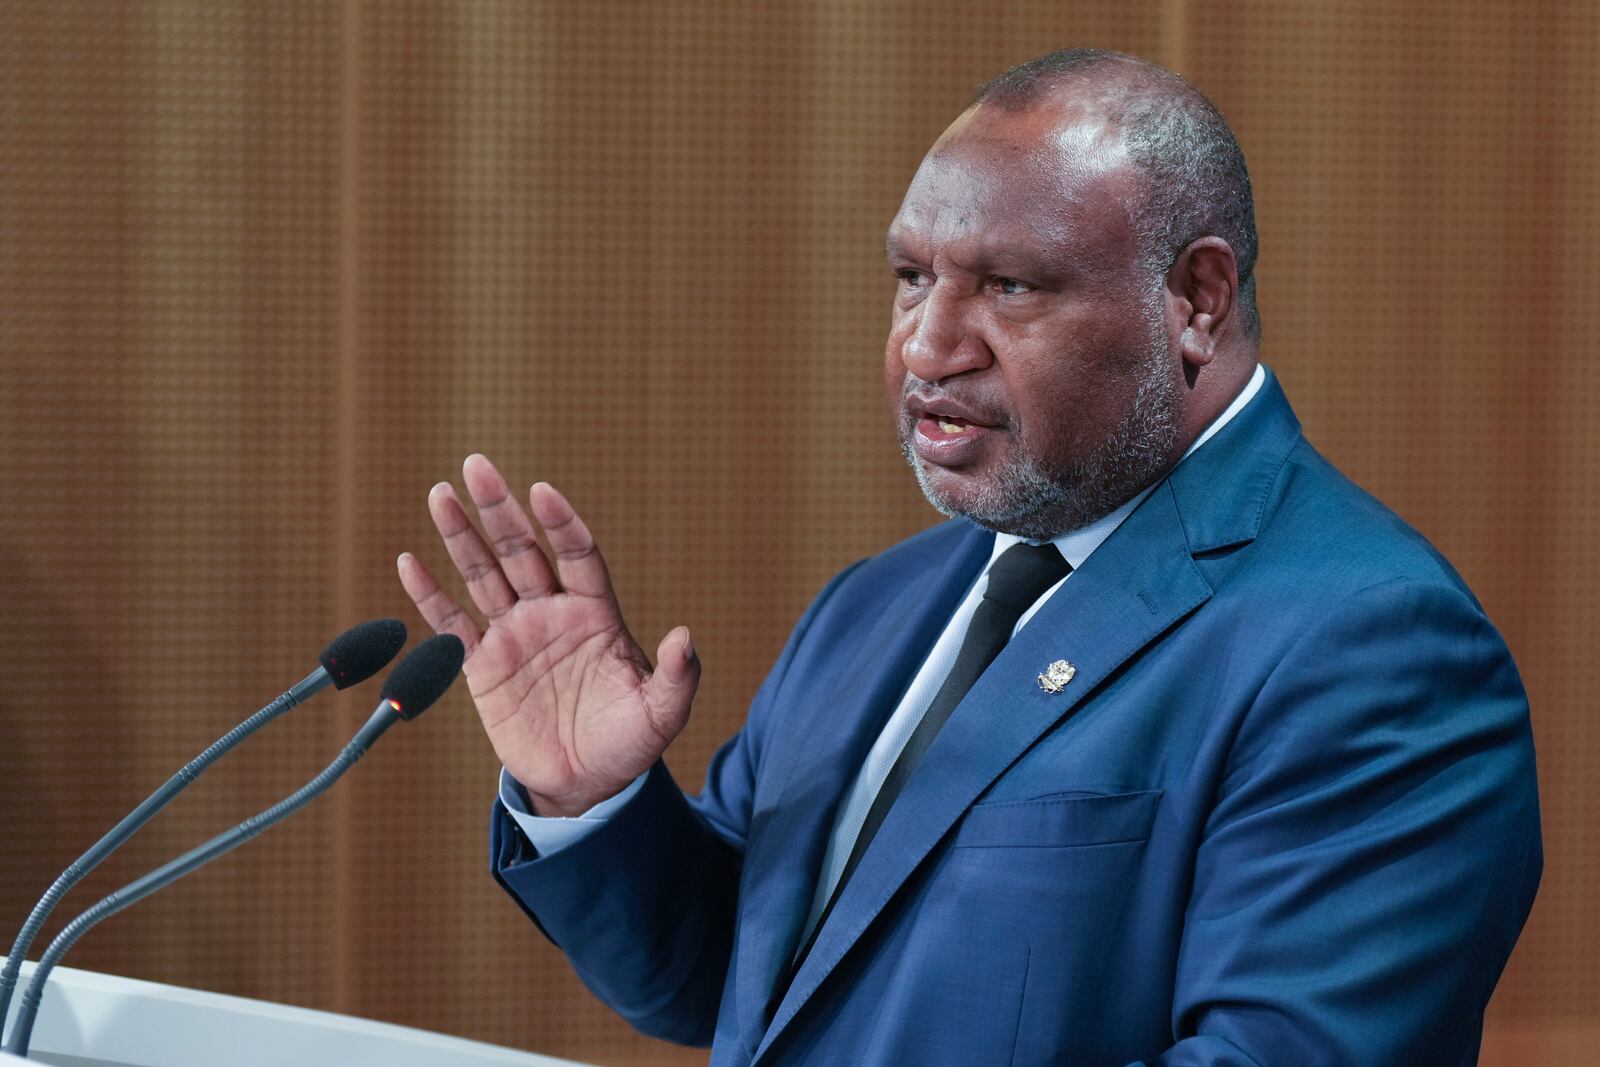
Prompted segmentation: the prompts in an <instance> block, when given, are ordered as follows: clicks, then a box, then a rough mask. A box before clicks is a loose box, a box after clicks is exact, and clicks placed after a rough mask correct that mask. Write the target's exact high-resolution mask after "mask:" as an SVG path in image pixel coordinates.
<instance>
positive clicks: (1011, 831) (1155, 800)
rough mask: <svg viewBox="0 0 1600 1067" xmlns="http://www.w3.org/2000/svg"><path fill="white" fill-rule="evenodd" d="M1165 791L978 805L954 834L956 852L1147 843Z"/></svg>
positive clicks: (1049, 798)
mask: <svg viewBox="0 0 1600 1067" xmlns="http://www.w3.org/2000/svg"><path fill="white" fill-rule="evenodd" d="M1160 803H1161V790H1159V789H1157V790H1153V791H1151V792H1147V793H1116V794H1111V795H1093V794H1083V793H1076V794H1064V795H1060V796H1051V797H1041V798H1039V799H1035V800H1004V801H994V802H991V803H987V804H975V805H973V807H972V808H971V810H969V811H968V812H967V815H966V818H964V819H963V820H962V821H961V826H960V828H959V829H958V830H957V831H956V837H955V847H956V848H1030V847H1031V848H1050V847H1055V848H1067V847H1072V846H1078V845H1114V844H1119V843H1122V842H1126V841H1143V840H1145V839H1146V838H1148V837H1149V836H1150V828H1151V827H1152V826H1153V825H1154V824H1155V819H1156V809H1157V808H1158V807H1159V806H1160Z"/></svg>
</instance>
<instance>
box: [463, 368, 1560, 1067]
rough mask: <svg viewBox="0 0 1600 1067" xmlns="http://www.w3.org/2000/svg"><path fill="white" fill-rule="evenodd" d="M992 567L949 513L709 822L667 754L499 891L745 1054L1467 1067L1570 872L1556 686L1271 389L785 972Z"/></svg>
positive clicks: (802, 641) (963, 746) (944, 746)
mask: <svg viewBox="0 0 1600 1067" xmlns="http://www.w3.org/2000/svg"><path fill="white" fill-rule="evenodd" d="M991 545H992V537H991V535H990V534H988V533H986V532H985V531H982V530H980V529H978V528H976V527H974V526H972V525H970V524H968V523H965V522H951V523H946V524H944V525H942V526H939V527H936V528H935V529H932V530H930V531H928V532H926V533H924V534H922V535H920V536H917V537H914V538H912V539H911V540H909V541H907V542H904V543H903V544H900V545H898V546H896V547H895V548H892V549H890V550H889V551H887V552H885V553H883V554H882V555H880V556H876V557H874V558H872V559H869V560H865V561H863V562H860V563H858V564H856V565H855V566H853V567H851V568H849V569H848V570H846V571H844V572H843V573H842V574H840V575H839V576H838V577H837V578H835V579H834V580H833V581H832V583H830V584H829V585H828V586H827V588H826V589H824V590H823V591H822V593H821V595H820V596H819V597H818V598H817V600H816V602H815V603H814V604H813V605H812V606H811V608H810V609H809V610H808V611H807V612H806V614H805V616H804V618H802V619H801V621H800V623H799V624H798V625H797V626H796V627H795V630H794V633H793V635H792V636H791V637H790V639H789V642H788V645H787V646H786V647H785V649H784V651H783V654H782V656H781V657H780V658H779V660H778V662H777V664H776V666H774V668H773V670H772V673H771V675H770V676H769V677H768V679H767V680H766V683H765V684H764V685H763V686H762V688H761V690H760V692H759V693H758V694H757V696H756V698H755V700H754V702H753V704H752V706H751V709H750V714H749V719H748V722H747V724H746V725H745V727H744V729H743V730H741V731H740V732H739V733H738V734H737V735H736V736H735V737H734V738H733V739H732V740H730V741H729V742H728V743H727V744H726V746H724V747H723V748H722V750H721V751H720V752H719V753H718V754H717V756H716V757H715V759H714V760H713V762H712V764H711V767H710V769H709V771H708V774H707V779H706V783H705V789H704V791H703V792H702V793H701V794H700V795H699V796H695V797H690V796H686V795H685V794H684V793H683V792H681V791H680V790H679V788H678V787H677V786H676V785H674V784H673V782H672V779H671V778H670V776H669V775H668V773H667V771H666V770H665V769H664V768H663V767H660V766H658V767H657V768H656V769H654V770H653V771H652V772H651V773H650V776H649V778H648V779H647V781H646V784H645V787H644V788H643V789H642V790H641V791H640V792H639V793H638V795H637V796H635V797H634V799H633V800H632V801H630V802H629V803H628V804H627V805H626V806H625V807H624V808H623V809H622V810H621V812H619V813H618V814H617V815H616V816H615V817H614V818H613V819H612V820H611V821H610V822H609V823H607V824H606V825H605V826H604V827H603V828H602V829H600V830H598V831H597V832H595V833H594V834H592V835H591V836H590V837H588V838H586V839H585V840H583V841H582V842H580V843H578V844H576V845H573V846H571V847H569V848H566V849H564V850H561V851H559V852H556V853H554V854H552V855H550V856H547V857H539V856H536V855H535V854H534V853H533V852H532V850H531V848H530V846H529V845H528V844H527V842H526V840H525V839H524V838H522V836H521V835H520V833H519V832H518V831H517V830H516V829H515V828H514V825H513V824H512V823H511V822H510V820H509V819H508V818H507V817H506V816H505V814H504V813H503V811H498V810H497V813H496V816H495V820H494V827H493V834H492V851H493V856H492V860H493V862H492V867H493V870H494V874H495V877H496V878H497V879H498V880H499V881H500V882H501V884H502V885H504V886H505V888H506V889H507V890H508V891H510V892H511V893H512V895H513V896H514V897H516V899H517V900H518V901H519V902H520V903H521V904H522V906H523V907H524V908H525V909H526V910H527V911H528V913H529V914H530V915H531V916H533V917H534V918H535V921H537V922H538V923H539V925H540V926H541V928H542V929H543V930H544V931H545V932H546V934H547V935H548V936H549V937H550V938H551V939H552V940H554V941H555V943H556V944H557V945H559V946H560V947H561V948H562V949H563V950H564V951H565V952H567V953H568V955H569V956H570V958H571V960H572V962H573V965H574V966H575V967H576V969H577V971H578V973H579V974H580V976H581V977H582V978H583V980H584V981H585V982H586V983H587V984H588V985H589V986H590V987H591V988H592V989H593V990H594V991H595V992H596V993H597V994H598V995H599V996H601V997H602V998H604V999H605V1000H606V1001H607V1002H608V1003H610V1004H611V1005H612V1006H613V1007H614V1008H615V1009H616V1010H617V1011H618V1012H620V1013H621V1014H622V1015H623V1016H625V1017H626V1018H627V1019H628V1020H629V1021H630V1022H632V1023H633V1024H634V1025H635V1026H636V1027H638V1028H639V1029H640V1030H643V1031H645V1032H647V1033H651V1034H656V1035H659V1036H663V1037H667V1038H670V1039H673V1040H677V1041H684V1042H691V1043H705V1042H708V1041H709V1042H712V1043H713V1054H712V1062H713V1063H714V1064H718V1065H721V1064H729V1065H731V1064H747V1063H762V1064H779V1063H782V1064H791V1063H815V1064H890V1063H893V1064H945V1063H949V1064H969V1063H970V1064H980V1063H981V1064H1006V1063H1010V1064H1044V1063H1061V1064H1078V1065H1108V1067H1117V1065H1122V1064H1128V1063H1135V1062H1137V1063H1147V1064H1171V1065H1178V1064H1197V1065H1198V1064H1212V1065H1272V1067H1310V1065H1315V1064H1341V1065H1351V1067H1384V1065H1391V1064H1392V1065H1396V1067H1400V1065H1404V1067H1421V1065H1429V1064H1449V1065H1458V1064H1470V1063H1474V1062H1475V1061H1476V1055H1477V1048H1478V1042H1479V1031H1480V1027H1481V1021H1482V1013H1483V1008H1484V1005H1485V1003H1486V1001H1487V1000H1488V998H1489V995H1490V992H1491V990H1492V989H1493V987H1494V984H1495V981H1496V979H1497V978H1498V976H1499V975H1500V972H1501V969H1502V968H1503V966H1504V965H1505V962H1506V958H1507V956H1508V954H1509V953H1510V951H1511V946H1512V943H1513V942H1514V940H1515V938H1516V936H1517V933H1518V931H1519V930H1520V929H1521V926H1522V923H1523V921H1524V919H1525V918H1526V916H1527V913H1528V909H1529V907H1530V905H1531V903H1532V900H1533V895H1534V890H1535V887H1536V886H1537V883H1538V878H1539V872H1540V868H1541V850H1540V840H1539V823H1538V802H1537V795H1536V788H1535V781H1534V764H1533V746H1532V740H1531V736H1530V732H1529V722H1528V708H1527V700H1526V697H1525V695H1524V693H1523V689H1522V685H1521V682H1520V680H1519V679H1518V676H1517V672H1516V668H1515V667H1514V666H1513V664H1512V661H1511V657H1510V655H1509V653H1508V652H1507V650H1506V648H1505V645H1504V644H1503V642H1502V641H1501V639H1500V637H1499V635H1498V634H1497V633H1496V632H1495V630H1494V628H1493V626H1492V625H1490V623H1489V621H1488V619H1486V618H1485V617H1484V614H1483V611H1482V610H1481V608H1480V607H1479V605H1478V603H1477V601H1476V600H1474V598H1473V596H1472V594H1471V593H1470V592H1469V591H1468V590H1467V588H1466V587H1465V585H1463V583H1462V582H1461V579H1460V578H1459V577H1458V576H1457V575H1456V574H1455V572H1454V571H1453V570H1452V569H1451V568H1450V566H1449V564H1448V563H1446V562H1445V561H1444V560H1443V559H1442V558H1441V557H1440V556H1439V555H1438V554H1437V553H1436V552H1435V551H1434V550H1433V549H1432V548H1430V547H1429V546H1428V544H1427V543H1426V542H1425V541H1424V540H1423V539H1422V538H1421V537H1420V536H1419V535H1418V534H1416V533H1415V532H1414V531H1412V530H1411V529H1410V528H1408V527H1407V526H1406V525H1405V524H1404V523H1403V522H1401V521H1400V520H1399V519H1398V518H1396V517H1395V516H1394V515H1393V514H1392V513H1391V512H1389V511H1388V510H1387V509H1385V508H1384V507H1383V506H1381V505H1380V504H1378V503H1377V502H1376V501H1375V500H1373V499H1372V498H1371V497H1369V496H1368V495H1366V494H1365V493H1363V492H1362V491H1361V490H1359V489H1357V488H1356V487H1355V486H1354V485H1352V484H1351V483H1350V482H1348V481H1347V480H1346V479H1345V478H1344V477H1342V476H1341V475H1340V474H1339V473H1338V472H1337V471H1335V470H1334V469H1333V468H1332V467H1331V466H1330V465H1329V464H1328V463H1327V462H1326V461H1325V460H1323V459H1322V458H1321V457H1320V456H1319V455H1318V454H1317V453H1316V452H1315V451H1314V450H1313V449H1312V448H1311V447H1310V446H1309V445H1308V444H1307V443H1306V442H1305V441H1304V439H1303V438H1302V437H1301V435H1300V431H1299V425H1298V423H1297V422H1296V420H1295V418H1294V415H1293V413H1292V412H1291V411H1290V409H1289V406H1288V403H1287V402H1286V401H1285V399H1284V397H1283V394H1282V392H1281V391H1280V389H1279V388H1278V386H1277V383H1276V381H1275V380H1273V379H1270V378H1269V380H1268V382H1267V383H1266V385H1265V386H1264V388H1263V389H1262V392H1261V394H1260V395H1258V396H1257V397H1256V399H1255V400H1254V401H1253V402H1252V403H1251V404H1250V405H1248V406H1247V407H1246V408H1245V410H1244V411H1242V412H1241V413H1240V414H1239V415H1238V416H1237V417H1236V418H1235V419H1234V420H1233V421H1232V422H1230V423H1229V424H1228V425H1227V426H1226V427H1225V428H1224V429H1223V430H1222V431H1221V432H1220V433H1219V434H1218V435H1217V436H1216V437H1215V438H1213V439H1212V440H1211V441H1210V442H1209V443H1207V444H1206V445H1205V446H1204V447H1203V448H1201V449H1200V450H1198V451H1197V452H1195V453H1194V454H1193V455H1192V456H1190V457H1189V458H1188V459H1187V460H1185V461H1184V462H1183V463H1182V464H1181V465H1180V466H1179V467H1178V468H1177V469H1176V470H1175V471H1174V472H1173V473H1172V475H1171V476H1170V477H1169V478H1168V479H1166V481H1164V482H1163V483H1162V484H1160V485H1159V486H1158V487H1157V488H1156V489H1155V491H1154V492H1152V493H1151V494H1150V495H1149V496H1148V497H1147V498H1146V499H1145V500H1144V502H1143V503H1142V504H1141V505H1140V506H1139V507H1138V508H1137V509H1136V510H1135V511H1134V512H1133V514H1132V515H1131V516H1130V517H1129V518H1128V519H1127V520H1126V522H1124V524H1123V525H1122V526H1121V527H1120V528H1119V529H1118V530H1117V531H1116V532H1115V533H1114V534H1112V536H1111V537H1110V538H1109V539H1108V540H1107V541H1106V542H1105V543H1104V544H1103V545H1101V547H1100V548H1099V549H1098V550H1096V551H1095V552H1094V554H1093V555H1092V556H1090V558H1089V559H1088V560H1087V561H1086V563H1085V565H1084V566H1083V567H1082V568H1081V569H1080V570H1079V571H1078V572H1077V573H1075V574H1074V575H1073V577H1072V578H1071V580H1070V581H1068V582H1067V583H1066V584H1065V585H1064V586H1063V587H1062V588H1061V589H1060V591H1058V592H1057V593H1056V594H1055V596H1053V597H1052V598H1051V599H1050V600H1049V601H1048V602H1047V603H1046V604H1045V605H1044V607H1043V608H1042V609H1041V610H1040V611H1039V613H1038V614H1037V616H1035V618H1034V619H1033V620H1032V621H1031V622H1030V623H1029V624H1028V625H1027V626H1025V627H1024V628H1023V629H1022V630H1021V631H1020V632H1019V633H1018V634H1017V635H1016V637H1014V638H1013V639H1012V641H1011V643H1010V644H1009V645H1007V646H1006V648H1005V650H1004V651H1003V652H1002V653H1001V654H1000V656H999V658H998V659H996V660H995V661H994V663H993V664H992V665H991V667H990V668H989V670H988V671H987V673H985V675H984V676H983V678H982V679H980V681H979V682H978V683H977V684H976V685H975V686H974V687H973V689H972V690H971V692H970V693H969V695H968V696H967V698H966V699H965V700H964V701H963V703H962V704H961V705H960V706H959V707H958V708H957V709H956V711H955V713H954V714H953V716H952V717H951V718H950V720H949V722H948V723H947V724H946V726H945V727H944V729H943V730H942V732H941V733H940V734H939V736H938V738H937V739H936V740H935V742H934V743H933V746H932V748H931V749H930V750H929V751H928V753H927V755H926V757H925V758H924V760H923V762H922V763H921V764H920V765H919V766H918V768H917V770H916V772H915V774H914V775H913V776H912V778H911V780H910V782H909V783H908V785H907V786H906V788H905V791H904V792H903V793H902V794H901V797H900V799H899V801H898V802H897V803H896V805H895V807H894V808H893V810H892V811H891V812H890V814H889V816H888V818H887V820H886V821H885V822H884V824H883V826H882V828H881V829H880V831H879V833H878V835H877V837H876V838H875V839H874V840H873V843H872V845H871V847H870V849H869V850H868V852H867V853H866V855H865V857H864V858H863V860H862V862H861V864H860V867H859V868H858V869H857V871H856V872H855V874H854V876H853V877H852V878H851V880H850V881H849V882H848V883H847V884H846V886H845V888H844V890H843V893H842V895H841V897H840V899H839V901H838V903H837V906H836V907H835V909H834V911H833V914H832V916H831V917H830V918H829V920H828V922H827V924H826V925H825V927H824V928H823V930H822V931H821V933H820V935H819V936H818V938H817V940H816V943H815V945H814V947H813V949H812V951H811V952H810V954H809V955H808V956H807V957H806V959H805V961H804V964H803V965H802V966H801V968H800V970H799V972H798V973H797V974H796V975H794V977H793V981H792V982H789V983H788V984H787V985H785V984H784V982H785V979H786V978H787V977H788V976H787V970H788V962H789V961H790V959H791V958H792V956H793V954H794V952H795V950H796V948H797V944H798V940H799V937H800V932H801V926H802V923H803V922H804V919H805V916H806V913H807V908H808V906H809V904H810V901H811V895H812V891H813V888H814V886H815V884H816V880H817V877H818V869H819V867H820V864H821V857H822V853H823V849H824V845H825V843H826V839H827V836H828V833H829V830H830V828H831V826H832V823H833V817H834V812H835V808H836V806H837V804H838V803H839V802H840V799H841V797H842V796H843V794H844V792H845V790H846V788H847V787H848V785H849V783H850V781H851V779H852V777H853V776H854V774H855V773H856V771H857V769H858V768H859V767H860V766H861V763H862V761H863V759H864V758H865V755H866V752H867V749H868V748H869V747H870V746H871V744H872V742H873V740H874V738H876V736H877V735H878V732H879V731H880V729H881V728H882V726H883V724H884V722H885V720H886V718H887V716H888V715H889V713H890V711H891V710H892V709H893V708H894V706H895V705H896V703H897V701H898V699H899V697H900V695H901V693H902V691H903V690H904V687H905V686H906V685H907V684H908V682H909V680H910V678H911V677H912V675H913V674H914V673H915V671H916V669H917V668H918V666H919V665H920V663H921V661H922V659H923V657H924V656H925V655H926V654H927V652H928V650H929V649H930V648H931V647H932V645H933V643H934V640H935V639H936V637H937V635H938V634H939V632H940V630H941V629H942V628H943V627H944V625H945V623H946V621H947V620H948V619H949V617H950V615H951V613H952V611H953V610H954V608H955V606H956V604H957V602H958V600H959V599H960V597H961V596H962V594H963V593H964V592H965V590H966V589H967V587H968V586H969V584H970V583H971V582H972V581H973V579H974V577H975V576H976V575H977V573H978V571H979V570H980V568H981V567H982V566H983V565H984V563H985V562H986V561H987V560H988V558H989V552H990V546H991ZM1058 659H1065V660H1068V661H1070V662H1071V663H1072V664H1073V665H1074V666H1076V668H1077V675H1076V677H1074V678H1073V679H1072V681H1071V682H1070V683H1068V685H1067V686H1066V687H1065V689H1064V690H1063V691H1062V692H1060V693H1059V694H1052V693H1049V692H1046V691H1044V690H1043V689H1042V688H1041V686H1040V685H1039V684H1038V681H1037V675H1039V674H1040V673H1041V672H1042V671H1044V670H1045V669H1046V667H1047V665H1048V664H1050V663H1051V662H1052V661H1054V660H1058ZM497 808H498V805H497Z"/></svg>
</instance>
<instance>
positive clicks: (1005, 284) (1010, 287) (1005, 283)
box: [989, 278, 1033, 296]
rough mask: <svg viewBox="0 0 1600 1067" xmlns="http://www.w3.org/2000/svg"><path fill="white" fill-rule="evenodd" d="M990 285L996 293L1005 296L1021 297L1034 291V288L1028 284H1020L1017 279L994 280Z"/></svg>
mask: <svg viewBox="0 0 1600 1067" xmlns="http://www.w3.org/2000/svg"><path fill="white" fill-rule="evenodd" d="M989 284H990V285H991V286H993V287H994V289H995V291H996V292H999V293H1001V294H1003V295H1005V296H1021V295H1022V294H1023V293H1030V292H1032V291H1033V286H1031V285H1029V284H1028V283H1027V282H1019V281H1017V280H1016V279H1015V278H993V279H991V280H990V282H989Z"/></svg>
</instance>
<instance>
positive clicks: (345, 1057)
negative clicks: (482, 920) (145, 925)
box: [0, 957, 582, 1067]
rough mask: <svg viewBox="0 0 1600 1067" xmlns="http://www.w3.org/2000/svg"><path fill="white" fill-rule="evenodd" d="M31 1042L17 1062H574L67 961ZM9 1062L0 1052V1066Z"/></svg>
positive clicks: (392, 1066) (412, 1065)
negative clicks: (68, 964)
mask: <svg viewBox="0 0 1600 1067" xmlns="http://www.w3.org/2000/svg"><path fill="white" fill-rule="evenodd" d="M0 959H4V957H0ZM32 973H33V964H31V963H24V964H23V965H22V981H21V984H20V985H19V987H18V995H17V996H16V997H14V998H13V999H12V1002H11V1015H12V1016H13V1017H14V1016H15V1015H16V1011H17V1005H18V1002H20V1001H21V999H22V997H21V990H22V989H23V988H25V987H26V986H27V982H28V977H29V975H31V974H32ZM10 1031H11V1020H10V1019H7V1020H6V1033H7V1034H8V1035H9V1033H10ZM31 1045H32V1047H31V1049H30V1051H29V1054H28V1061H27V1062H29V1063H43V1064H55V1065H58V1067H321V1065H323V1064H329V1065H337V1067H582V1065H581V1064H575V1063H574V1061H572V1060H558V1059H553V1058H552V1057H549V1056H539V1055H535V1054H533V1053H531V1052H518V1051H516V1050H515V1049H508V1048H502V1047H500V1046H498V1045H486V1044H483V1043H482V1042H478V1041H467V1040H464V1039H462V1038H458V1037H446V1036H445V1035H443V1034H434V1033H429V1032H428V1031H426V1030H413V1029H411V1028H410V1027H406V1026H394V1025H391V1024H389V1023H379V1022H373V1021H371V1020H370V1019H357V1018H354V1017H352V1016H349V1015H336V1014H334V1013H333V1012H326V1011H311V1010H309V1009H306V1008H291V1007H289V1006H287V1005H283V1004H271V1003H268V1002H267V1001H262V1000H247V999H245V998H244V997H229V996H223V995H222V994H220V993H202V992H200V991H199V990H195V989H182V988H180V987H178V986H170V985H161V984H160V983H158V982H141V981H138V980H136V979H133V978H118V977H115V976H113V975H109V974H96V973H95V972H94V971H80V970H75V969H73V968H71V967H57V968H56V969H55V970H54V971H52V972H51V974H50V984H49V985H47V986H46V987H45V993H44V1000H43V1001H42V1002H41V1003H40V1005H39V1018H38V1020H37V1021H36V1023H35V1024H34V1028H33V1039H32V1043H31ZM17 1062H19V1061H17V1060H15V1059H12V1058H9V1057H6V1056H4V1055H0V1067H11V1065H12V1064H14V1063H17Z"/></svg>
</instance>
